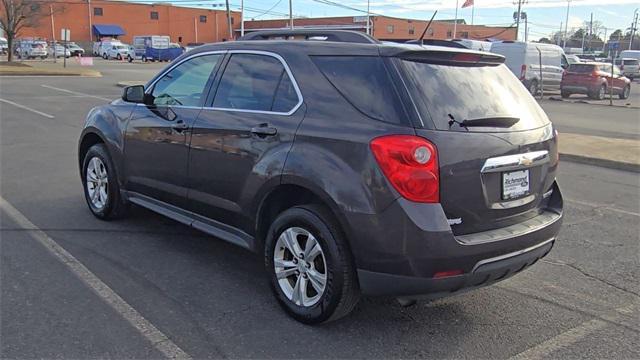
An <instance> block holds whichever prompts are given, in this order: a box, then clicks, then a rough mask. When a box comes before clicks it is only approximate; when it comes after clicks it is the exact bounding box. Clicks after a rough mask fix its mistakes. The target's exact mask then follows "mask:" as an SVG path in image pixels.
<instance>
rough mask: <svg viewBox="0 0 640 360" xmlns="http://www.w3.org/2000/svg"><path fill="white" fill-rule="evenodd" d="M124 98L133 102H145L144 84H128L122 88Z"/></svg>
mask: <svg viewBox="0 0 640 360" xmlns="http://www.w3.org/2000/svg"><path fill="white" fill-rule="evenodd" d="M122 100H124V101H126V102H131V103H138V104H143V103H144V86H142V85H133V86H126V87H125V88H124V89H123V90H122Z"/></svg>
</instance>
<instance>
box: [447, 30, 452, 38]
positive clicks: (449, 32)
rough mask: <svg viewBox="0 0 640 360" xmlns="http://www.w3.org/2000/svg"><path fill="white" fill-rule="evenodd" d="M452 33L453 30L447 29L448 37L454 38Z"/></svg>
mask: <svg viewBox="0 0 640 360" xmlns="http://www.w3.org/2000/svg"><path fill="white" fill-rule="evenodd" d="M451 34H453V33H452V32H451V30H449V31H447V38H449V39H451V38H452V36H451Z"/></svg>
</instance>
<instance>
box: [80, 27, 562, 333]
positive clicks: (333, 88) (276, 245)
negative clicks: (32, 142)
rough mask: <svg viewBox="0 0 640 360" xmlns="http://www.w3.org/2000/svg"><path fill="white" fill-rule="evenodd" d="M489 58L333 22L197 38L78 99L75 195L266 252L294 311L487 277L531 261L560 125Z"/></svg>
mask: <svg viewBox="0 0 640 360" xmlns="http://www.w3.org/2000/svg"><path fill="white" fill-rule="evenodd" d="M503 61H504V58H503V57H501V56H498V55H494V54H489V53H482V52H474V51H469V50H463V49H455V48H444V47H434V46H420V45H399V44H383V43H380V42H378V41H376V40H374V39H372V38H370V37H368V36H366V35H364V34H361V33H356V32H340V31H326V32H315V31H289V32H257V33H253V34H251V35H249V36H247V37H245V38H244V39H241V41H235V42H226V43H219V44H212V45H204V46H201V47H198V48H197V49H194V50H192V51H190V52H187V53H186V54H184V55H182V56H181V57H180V58H178V59H176V60H175V61H174V62H173V63H172V64H171V65H169V66H168V67H167V68H166V69H164V70H163V71H162V72H161V73H160V74H158V75H157V76H156V77H155V78H153V79H152V80H151V81H150V82H149V83H148V84H147V85H146V86H144V87H142V86H134V87H128V88H125V90H124V92H123V96H122V99H119V100H115V101H113V102H112V103H110V104H108V105H104V106H100V107H97V108H95V109H93V110H91V112H90V113H89V115H88V116H87V119H86V123H85V126H84V130H83V131H82V134H81V137H80V143H79V149H78V150H79V165H80V172H81V176H82V183H83V185H84V193H85V197H86V200H87V203H88V205H89V208H90V209H91V211H92V212H93V214H94V215H95V216H97V217H98V218H101V219H111V218H116V217H118V216H121V215H123V214H124V213H125V211H126V209H127V206H128V205H129V204H131V203H133V204H136V205H140V206H143V207H146V208H148V209H151V210H153V211H156V212H158V213H160V214H162V215H165V216H168V217H170V218H172V219H174V220H176V221H178V222H181V223H183V224H185V225H189V226H192V227H194V228H196V229H199V230H202V231H204V232H206V233H209V234H211V235H214V236H215V237H218V238H220V239H223V240H227V241H230V242H232V243H234V244H237V245H239V246H242V247H244V248H247V249H250V250H252V251H256V252H260V253H263V254H264V259H265V266H266V270H267V272H268V274H269V278H270V282H271V285H272V288H273V291H274V294H275V296H276V298H277V299H278V301H279V303H280V304H281V305H282V307H283V308H284V309H285V310H286V311H287V312H288V313H289V314H290V315H291V316H293V317H294V318H296V319H297V320H299V321H302V322H305V323H319V322H324V321H330V320H335V319H338V318H340V317H342V316H345V315H346V314H348V313H349V312H350V311H351V310H352V309H353V307H354V306H355V305H356V303H357V301H358V299H359V296H360V294H365V295H386V296H395V297H401V298H405V299H414V298H418V297H426V298H432V299H433V298H438V297H444V296H448V295H452V294H456V293H460V292H462V291H466V290H469V289H472V288H476V287H480V286H485V285H488V284H491V283H493V282H496V281H499V280H502V279H505V278H507V277H509V276H511V275H513V274H515V273H517V272H519V271H521V270H523V269H524V268H526V267H528V266H529V265H531V264H533V263H535V262H536V261H537V260H538V259H540V258H542V257H543V256H545V255H546V254H547V253H548V252H549V251H550V250H551V247H552V246H553V244H554V241H555V239H556V236H557V234H558V231H559V229H560V224H561V219H562V206H563V204H562V196H561V194H560V190H559V188H558V185H557V183H556V180H555V174H556V170H557V166H558V148H557V146H558V143H557V135H556V132H555V130H554V128H553V125H552V124H551V122H550V121H549V119H548V118H547V116H546V115H545V113H544V112H543V111H542V110H541V108H540V107H539V106H538V104H537V103H536V101H535V100H534V99H533V98H532V97H531V95H530V94H529V93H528V92H527V90H526V89H525V88H524V87H523V86H522V84H521V83H520V82H519V81H518V79H516V78H515V77H514V76H513V75H512V74H511V72H510V71H509V69H507V68H506V67H505V66H504V65H503Z"/></svg>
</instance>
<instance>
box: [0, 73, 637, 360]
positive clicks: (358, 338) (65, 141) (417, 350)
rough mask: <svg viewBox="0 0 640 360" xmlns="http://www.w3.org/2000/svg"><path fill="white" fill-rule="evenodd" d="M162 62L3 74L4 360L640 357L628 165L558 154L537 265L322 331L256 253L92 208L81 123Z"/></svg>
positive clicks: (603, 119)
mask: <svg viewBox="0 0 640 360" xmlns="http://www.w3.org/2000/svg"><path fill="white" fill-rule="evenodd" d="M165 65H166V64H157V63H156V64H139V63H138V64H136V63H134V64H126V63H125V64H122V63H117V62H108V63H106V62H101V61H97V62H96V67H99V70H100V71H101V72H102V74H103V77H101V78H64V77H20V78H7V77H5V78H1V79H0V117H1V123H0V130H1V131H0V133H1V134H0V160H1V165H0V196H1V198H0V220H1V225H0V280H1V287H0V295H1V297H0V318H1V323H0V335H1V336H0V337H1V341H0V358H3V359H4V358H139V359H142V358H160V357H162V356H163V355H164V356H166V355H167V352H163V350H166V349H167V346H166V345H167V344H173V345H175V346H176V348H177V349H178V350H180V351H181V352H176V353H174V354H177V355H179V356H178V357H180V356H189V357H192V358H416V357H420V358H456V359H457V358H512V357H515V358H563V359H564V358H616V359H637V358H640V350H639V347H638V343H640V321H638V320H640V259H639V257H640V256H639V254H640V245H639V241H638V240H639V233H640V231H639V230H640V228H639V225H638V223H639V220H640V178H639V177H638V174H637V173H632V172H625V171H620V170H613V169H604V168H600V167H594V166H589V165H581V164H576V163H570V162H564V163H562V164H561V166H560V172H559V182H560V185H561V187H562V190H563V192H564V196H565V211H566V217H565V223H564V227H563V229H562V231H561V233H560V236H559V238H558V240H557V243H556V245H555V247H554V249H553V251H552V252H551V253H550V255H548V256H547V257H546V258H545V259H544V260H543V261H541V262H539V263H538V264H536V265H535V266H533V267H532V268H530V269H529V270H527V271H524V272H523V273H521V274H519V275H518V276H516V277H513V278H511V279H509V280H506V281H504V282H501V283H499V284H497V285H494V286H491V287H488V288H484V289H481V290H478V291H474V292H470V293H467V294H464V295H460V296H457V297H452V298H448V299H442V300H438V301H435V302H418V304H416V305H414V306H412V307H407V308H403V307H401V306H400V305H398V303H397V302H396V301H395V300H394V299H386V298H382V299H380V298H365V299H363V300H362V301H361V303H360V304H359V305H358V307H357V308H356V310H355V311H354V313H353V314H352V315H350V316H349V317H347V318H345V319H344V320H341V321H339V322H336V323H331V324H328V325H325V326H318V327H310V326H305V325H301V324H299V323H297V322H295V321H293V320H291V319H290V318H288V317H287V316H286V315H285V314H284V312H282V311H281V310H280V308H279V307H278V305H277V303H276V302H275V300H274V299H273V297H272V295H271V293H270V290H269V288H268V283H267V280H266V278H265V277H264V276H263V271H262V265H261V258H260V257H259V256H256V255H253V254H251V253H249V252H247V251H245V250H242V249H240V248H237V247H234V246H233V245H230V244H228V243H225V242H223V241H220V240H217V239H215V238H213V237H210V236H206V235H204V234H202V233H199V232H197V231H195V230H191V229H189V228H187V227H185V226H183V225H180V224H178V223H176V222H174V221H172V220H169V219H166V218H163V217H161V216H159V215H156V214H154V213H151V212H149V211H147V210H144V209H141V208H134V209H133V211H132V214H131V216H130V217H128V218H126V219H123V220H119V221H113V222H102V221H99V220H97V219H95V218H94V217H93V216H92V215H91V214H90V212H89V210H88V209H87V208H86V204H85V201H84V199H83V195H82V187H81V183H80V179H79V175H78V168H77V155H76V146H77V139H78V135H79V133H80V130H81V127H82V123H83V120H84V116H85V115H86V113H87V112H88V110H89V109H90V108H92V107H94V106H97V105H100V104H103V103H105V102H106V101H108V99H113V98H116V97H118V96H119V95H120V90H121V89H119V88H118V87H116V86H115V84H116V83H117V82H118V81H124V80H145V79H148V78H150V77H151V76H153V75H154V74H155V73H156V72H157V71H158V70H159V68H160V67H162V66H165ZM636 91H637V89H636ZM543 107H544V108H545V110H546V111H547V113H548V114H549V116H550V117H551V119H552V120H553V121H555V122H556V124H557V125H558V128H559V129H560V131H561V132H562V131H567V132H576V133H580V132H584V133H586V134H597V135H600V136H613V137H615V136H618V137H621V138H633V139H637V138H638V136H639V135H640V131H639V126H638V124H639V121H640V117H639V114H638V111H639V110H637V109H627V108H616V107H614V108H609V107H601V106H597V105H588V104H572V103H564V102H563V103H551V102H546V101H545V102H543ZM572 109H574V110H572ZM581 119H582V120H581ZM56 246H59V247H61V248H62V249H63V251H64V253H68V254H69V255H71V256H72V258H66V260H65V262H62V261H60V250H59V249H58V248H56ZM56 249H58V250H56ZM56 251H58V252H56ZM56 254H57V255H56ZM78 264H80V265H82V266H83V267H84V268H86V270H87V271H88V272H89V273H90V274H92V275H93V276H94V277H95V279H93V281H94V282H93V283H92V282H89V283H87V280H86V277H84V278H81V277H79V276H78V272H77V271H76V272H73V271H71V270H70V269H74V266H77V265H78ZM75 269H76V270H77V269H79V268H77V267H76V268H75ZM81 270H82V269H81ZM78 271H79V270H78ZM82 271H84V270H82ZM80 273H82V272H80ZM82 279H84V280H82ZM96 284H104V285H106V287H107V288H106V289H108V290H104V292H100V291H96V287H92V286H93V285H96ZM114 294H115V296H117V297H118V298H119V299H120V300H122V302H123V303H124V304H126V306H128V307H125V310H126V311H121V310H122V309H123V308H122V307H118V306H114V305H113V304H114V303H115V304H116V305H117V304H120V305H122V303H120V302H119V301H120V300H118V299H115V298H114V297H113V296H114ZM114 299H115V300H114ZM122 306H125V305H122ZM123 314H124V316H123ZM141 324H142V325H141ZM149 325H151V326H152V328H150V327H149ZM141 329H146V330H143V331H140V330H141ZM149 329H151V330H149ZM154 329H155V330H154ZM149 334H155V335H158V336H159V337H156V338H153V337H150V336H149ZM160 335H162V336H164V337H162V336H160ZM150 338H152V339H155V340H152V341H149V339H150ZM170 350H171V349H170ZM173 350H176V349H173Z"/></svg>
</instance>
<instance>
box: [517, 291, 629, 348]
mask: <svg viewBox="0 0 640 360" xmlns="http://www.w3.org/2000/svg"><path fill="white" fill-rule="evenodd" d="M634 306H635V305H634V304H631V305H627V306H623V307H620V308H617V309H615V311H616V312H618V313H624V314H626V313H629V312H631V311H633V309H634ZM615 317H617V316H613V318H615ZM610 321H613V319H612V320H610ZM607 325H610V324H609V323H607V322H606V321H604V320H600V319H592V320H588V321H585V322H583V323H582V324H580V325H578V326H576V327H573V328H571V329H569V330H567V331H565V332H563V333H560V334H558V335H556V336H554V337H552V338H551V339H549V340H547V341H544V342H542V343H540V344H538V345H536V346H534V347H531V348H529V349H527V350H525V351H523V352H521V353H519V354H516V355H514V356H512V357H511V358H510V359H511V360H521V359H543V358H549V357H550V355H551V354H553V353H554V352H556V351H558V350H561V349H564V348H566V347H568V346H571V345H573V344H575V343H576V342H578V341H580V340H581V339H583V338H584V337H586V336H588V335H589V334H592V333H594V332H596V331H598V330H601V329H603V328H604V327H606V326H607Z"/></svg>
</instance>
